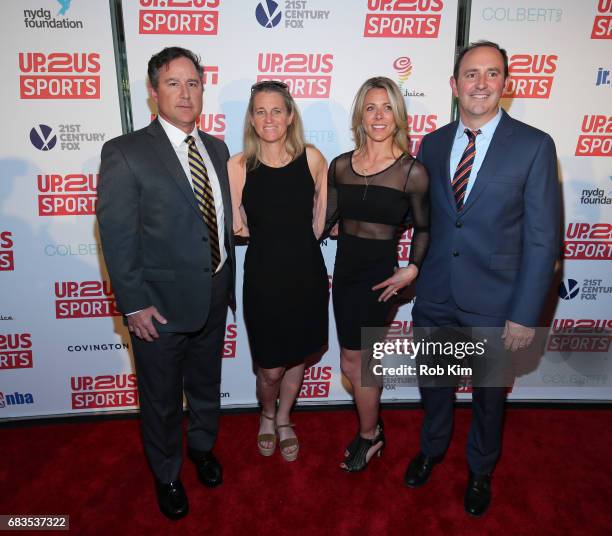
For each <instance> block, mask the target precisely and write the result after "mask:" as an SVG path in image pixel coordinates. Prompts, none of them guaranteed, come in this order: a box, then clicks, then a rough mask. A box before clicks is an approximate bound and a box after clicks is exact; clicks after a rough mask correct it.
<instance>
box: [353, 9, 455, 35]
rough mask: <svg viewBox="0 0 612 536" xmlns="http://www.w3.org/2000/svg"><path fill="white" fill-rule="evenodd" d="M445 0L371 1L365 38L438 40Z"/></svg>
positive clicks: (364, 30)
mask: <svg viewBox="0 0 612 536" xmlns="http://www.w3.org/2000/svg"><path fill="white" fill-rule="evenodd" d="M443 9H444V2H443V1H442V0H368V5H367V11H366V16H365V26H364V29H363V36H364V37H403V38H436V37H438V33H439V31H440V22H441V21H442V14H441V12H442V10H443Z"/></svg>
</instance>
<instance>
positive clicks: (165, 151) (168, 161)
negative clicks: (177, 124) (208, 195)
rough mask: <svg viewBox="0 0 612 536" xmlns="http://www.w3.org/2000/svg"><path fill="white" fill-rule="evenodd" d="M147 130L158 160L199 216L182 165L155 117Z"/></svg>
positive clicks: (198, 210)
mask: <svg viewBox="0 0 612 536" xmlns="http://www.w3.org/2000/svg"><path fill="white" fill-rule="evenodd" d="M147 131H148V133H149V134H150V135H151V144H152V145H153V148H154V150H155V154H156V155H157V156H158V158H159V160H161V162H162V163H163V165H164V167H165V168H166V170H167V171H168V173H169V174H170V176H171V177H172V178H173V179H174V182H175V183H176V185H177V186H178V188H179V190H180V191H181V192H182V193H183V195H184V196H185V199H186V200H187V203H189V205H191V207H192V208H193V210H195V211H196V213H197V214H198V216H200V209H199V208H198V205H197V203H196V198H195V195H194V194H193V190H192V189H191V185H190V183H189V179H188V178H187V177H186V176H185V171H184V170H183V166H181V162H180V161H179V159H178V157H177V156H176V152H175V151H174V147H172V144H171V143H170V140H169V139H168V136H166V133H165V132H164V129H163V127H162V126H161V125H160V124H159V120H157V119H155V121H153V122H152V123H151V124H150V125H149V126H148V128H147Z"/></svg>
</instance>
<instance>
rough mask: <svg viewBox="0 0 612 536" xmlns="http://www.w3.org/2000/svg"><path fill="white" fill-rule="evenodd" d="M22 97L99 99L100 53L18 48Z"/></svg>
mask: <svg viewBox="0 0 612 536" xmlns="http://www.w3.org/2000/svg"><path fill="white" fill-rule="evenodd" d="M19 72H20V73H21V75H20V76H19V96H20V98H22V99H99V98H100V54H98V53H96V52H49V53H45V52H20V53H19Z"/></svg>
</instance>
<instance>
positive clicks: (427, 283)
mask: <svg viewBox="0 0 612 536" xmlns="http://www.w3.org/2000/svg"><path fill="white" fill-rule="evenodd" d="M508 81H509V79H508V57H507V54H506V51H505V50H503V49H501V48H500V47H499V46H498V45H497V44H495V43H491V42H486V41H479V42H477V43H474V44H471V45H470V46H469V47H467V48H466V49H465V50H463V51H462V52H461V53H460V54H459V55H458V57H457V60H456V63H455V68H454V72H453V76H452V77H451V80H450V85H451V88H452V90H453V95H454V96H455V97H456V98H457V99H458V104H459V115H460V118H459V120H458V121H455V122H453V123H450V124H448V125H446V126H444V127H442V128H440V129H438V130H437V131H435V132H433V133H431V134H429V135H427V136H425V138H424V139H423V142H422V144H421V148H420V151H419V155H418V158H419V160H420V161H421V162H423V164H424V165H425V167H426V168H427V171H428V173H429V177H430V196H431V239H430V246H429V251H428V253H427V257H426V258H425V261H424V263H423V266H422V269H421V274H420V277H419V280H418V283H417V300H416V303H415V305H414V309H413V312H412V314H413V319H414V325H415V327H423V328H431V327H436V326H458V327H466V328H474V327H488V328H498V333H499V336H498V338H500V340H499V345H500V346H503V347H505V349H506V350H507V351H510V352H515V351H517V350H522V349H525V348H527V347H528V346H529V345H530V344H531V343H532V341H533V337H534V334H535V327H536V326H537V325H538V319H539V316H540V313H541V310H542V306H543V303H544V300H545V297H546V295H547V293H548V290H549V286H550V283H551V281H552V277H553V272H554V266H555V261H556V259H557V254H558V251H559V246H558V228H559V218H560V208H559V184H558V177H557V157H556V152H555V145H554V142H553V140H552V138H551V137H550V136H549V135H548V134H546V133H544V132H542V131H540V130H537V129H535V128H533V127H530V126H528V125H526V124H524V123H521V122H520V121H516V120H515V119H512V118H511V117H510V116H509V115H508V114H507V113H506V112H505V111H504V110H502V109H501V108H500V107H499V100H500V98H501V96H502V94H503V92H504V90H505V88H506V86H507V85H508ZM454 392H455V387H454V386H452V385H448V384H446V385H445V386H439V385H436V386H429V387H426V386H424V385H423V384H421V397H422V401H423V406H424V409H425V418H424V421H423V428H422V431H421V452H420V453H419V454H418V455H417V456H416V457H414V458H413V459H412V460H411V462H410V464H409V465H408V469H407V471H406V474H405V477H404V481H405V483H406V485H407V486H409V487H418V486H421V485H423V484H425V483H426V482H427V480H428V478H429V476H430V474H431V471H432V469H433V467H434V466H435V464H436V463H438V462H440V461H441V460H442V457H443V455H444V453H445V451H446V449H447V447H448V444H449V442H450V438H451V432H452V423H453V402H454ZM505 396H506V388H505V387H504V386H502V385H500V384H496V386H475V387H474V389H473V394H472V399H473V403H472V411H473V414H472V425H471V429H470V432H469V438H468V444H467V459H468V465H469V479H468V487H467V491H466V493H465V498H464V499H465V500H464V505H465V510H466V512H467V513H468V514H471V515H473V516H479V515H482V514H483V513H484V512H485V511H486V509H487V508H488V506H489V504H490V501H491V473H492V471H493V469H494V467H495V463H496V461H497V459H498V457H499V453H500V449H501V435H502V422H503V413H504V405H505Z"/></svg>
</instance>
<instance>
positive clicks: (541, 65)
mask: <svg viewBox="0 0 612 536" xmlns="http://www.w3.org/2000/svg"><path fill="white" fill-rule="evenodd" d="M557 61H559V56H557V55H556V54H536V55H531V54H514V55H512V56H511V57H510V60H509V62H508V71H509V74H510V80H509V83H508V89H507V91H506V92H505V93H504V94H503V95H502V97H506V98H514V99H547V98H549V97H550V90H551V89H552V84H553V79H554V77H553V76H552V75H553V74H554V73H555V71H556V70H557Z"/></svg>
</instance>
